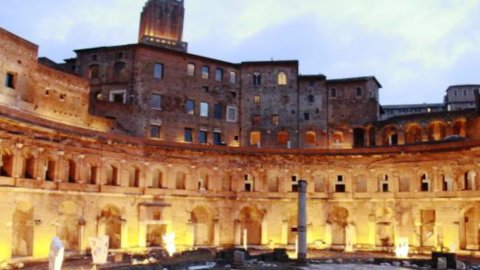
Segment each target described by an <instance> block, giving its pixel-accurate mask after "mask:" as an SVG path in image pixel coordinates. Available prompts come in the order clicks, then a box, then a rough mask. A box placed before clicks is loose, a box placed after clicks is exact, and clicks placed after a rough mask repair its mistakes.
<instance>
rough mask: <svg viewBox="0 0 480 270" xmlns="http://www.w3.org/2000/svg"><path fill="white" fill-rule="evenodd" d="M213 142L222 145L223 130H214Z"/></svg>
mask: <svg viewBox="0 0 480 270" xmlns="http://www.w3.org/2000/svg"><path fill="white" fill-rule="evenodd" d="M213 144H215V145H222V133H221V132H213Z"/></svg>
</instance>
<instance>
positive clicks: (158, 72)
mask: <svg viewBox="0 0 480 270" xmlns="http://www.w3.org/2000/svg"><path fill="white" fill-rule="evenodd" d="M153 77H154V78H155V79H163V64H160V63H156V64H155V66H154V67H153Z"/></svg>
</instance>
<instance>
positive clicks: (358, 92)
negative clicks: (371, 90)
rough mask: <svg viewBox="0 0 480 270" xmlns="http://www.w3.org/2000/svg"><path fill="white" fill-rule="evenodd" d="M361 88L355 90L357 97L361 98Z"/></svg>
mask: <svg viewBox="0 0 480 270" xmlns="http://www.w3.org/2000/svg"><path fill="white" fill-rule="evenodd" d="M362 92H363V91H362V88H360V87H358V88H357V97H359V96H361V95H362Z"/></svg>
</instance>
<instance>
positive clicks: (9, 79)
mask: <svg viewBox="0 0 480 270" xmlns="http://www.w3.org/2000/svg"><path fill="white" fill-rule="evenodd" d="M5 86H6V87H8V88H12V89H15V75H14V74H13V73H10V72H9V73H7V74H6V75H5Z"/></svg>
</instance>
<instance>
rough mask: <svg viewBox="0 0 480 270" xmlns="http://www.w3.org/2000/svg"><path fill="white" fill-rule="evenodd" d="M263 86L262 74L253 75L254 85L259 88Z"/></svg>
mask: <svg viewBox="0 0 480 270" xmlns="http://www.w3.org/2000/svg"><path fill="white" fill-rule="evenodd" d="M261 84H262V75H261V74H260V72H255V73H253V85H255V86H259V85H261Z"/></svg>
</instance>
